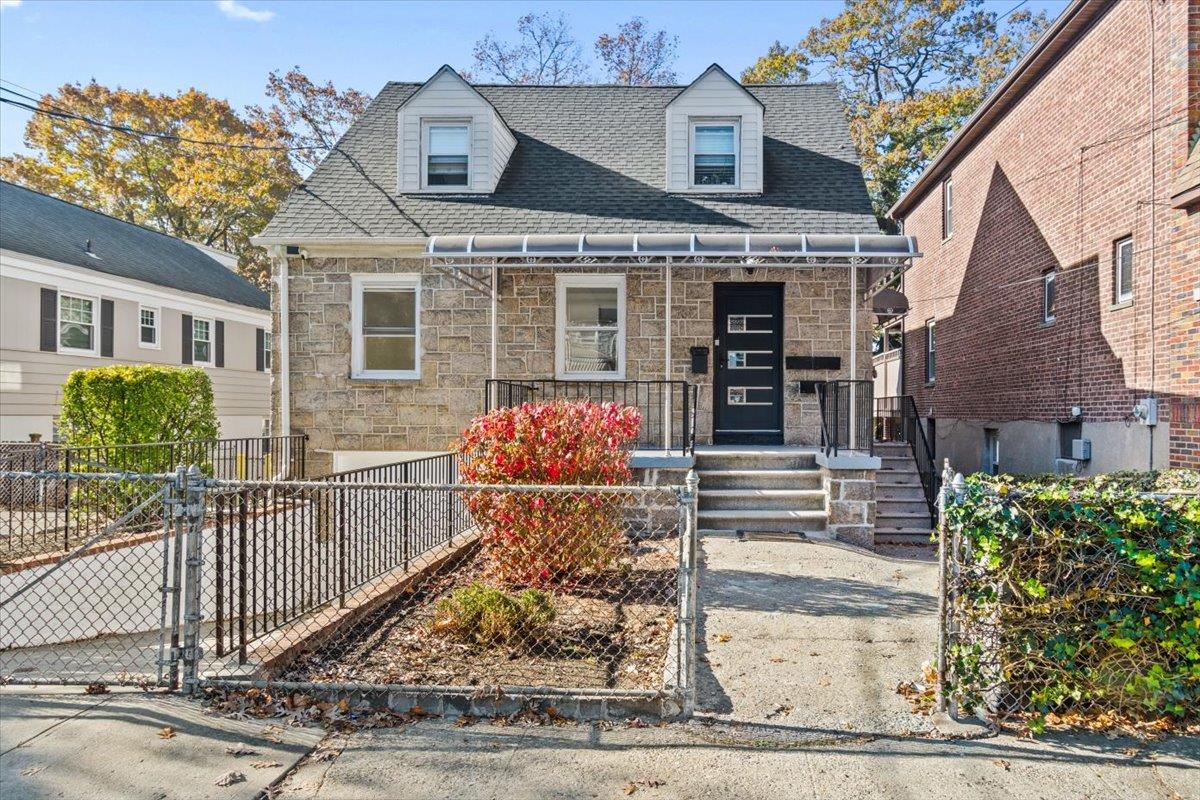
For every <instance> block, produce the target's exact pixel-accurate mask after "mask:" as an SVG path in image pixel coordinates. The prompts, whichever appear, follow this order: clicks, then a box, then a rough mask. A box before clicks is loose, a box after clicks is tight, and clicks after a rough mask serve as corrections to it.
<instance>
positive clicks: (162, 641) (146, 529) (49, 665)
mask: <svg viewBox="0 0 1200 800" xmlns="http://www.w3.org/2000/svg"><path fill="white" fill-rule="evenodd" d="M189 478H191V479H192V487H189ZM200 488H202V484H201V482H200V478H199V475H198V474H193V475H189V474H188V473H187V472H186V471H185V470H183V469H180V470H179V471H177V472H176V473H173V474H164V475H134V474H128V473H109V474H96V473H86V472H83V473H81V472H74V473H71V472H0V682H2V683H39V684H47V683H50V684H54V683H58V684H93V683H105V684H121V685H137V686H165V687H176V686H178V684H179V663H180V658H181V656H182V654H183V651H182V645H184V644H186V643H181V641H180V622H181V618H182V614H183V612H184V611H185V607H184V606H185V604H186V601H187V598H186V597H184V593H183V592H182V591H181V588H180V587H182V586H183V585H184V571H185V569H186V568H188V566H189V563H188V560H187V559H186V558H185V550H186V548H187V544H188V543H189V542H190V540H191V539H193V538H195V537H192V536H190V535H189V534H190V532H191V531H190V530H189V525H188V513H187V512H188V510H189V509H188V507H187V503H188V501H189V498H192V499H194V496H195V495H196V494H197V489H200ZM68 508H69V512H70V513H69V514H68V513H67V510H68Z"/></svg>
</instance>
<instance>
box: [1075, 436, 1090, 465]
mask: <svg viewBox="0 0 1200 800" xmlns="http://www.w3.org/2000/svg"><path fill="white" fill-rule="evenodd" d="M1071 458H1073V459H1075V460H1076V461H1091V460H1092V440H1091V439H1072V440H1071Z"/></svg>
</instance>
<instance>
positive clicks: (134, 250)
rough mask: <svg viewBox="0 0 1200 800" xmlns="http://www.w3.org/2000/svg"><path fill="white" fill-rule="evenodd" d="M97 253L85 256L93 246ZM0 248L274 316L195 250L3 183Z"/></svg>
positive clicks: (256, 293)
mask: <svg viewBox="0 0 1200 800" xmlns="http://www.w3.org/2000/svg"><path fill="white" fill-rule="evenodd" d="M89 239H91V241H92V252H93V253H95V254H96V255H97V256H99V258H93V257H92V256H89V255H88V254H87V241H88V240H89ZM0 248H3V249H5V250H12V251H14V252H17V253H25V254H26V255H31V256H36V257H38V258H44V259H47V260H49V261H57V262H59V263H62V264H71V265H72V266H76V267H83V268H84V269H90V270H95V271H96V272H103V273H105V274H108V275H114V276H116V277H120V278H131V279H133V280H138V281H145V282H146V283H152V284H155V285H157V286H165V287H167V288H170V289H178V290H179V291H182V292H191V293H194V294H199V295H204V296H205V297H215V298H217V299H219V300H225V301H227V302H230V303H237V304H238V305H243V306H250V307H251V308H263V309H265V308H270V302H269V300H268V298H267V295H266V294H265V293H264V292H263V291H262V290H260V289H259V288H257V287H256V286H254V284H252V283H250V282H249V281H248V280H246V279H245V278H243V277H241V276H240V275H238V274H237V273H235V272H233V271H232V270H230V269H229V268H228V267H226V266H225V265H224V264H222V263H221V262H220V261H217V260H216V259H215V258H213V257H212V256H210V255H207V254H206V253H204V252H203V251H202V250H199V249H198V248H197V247H196V246H195V245H193V244H190V243H188V242H185V241H183V240H182V239H177V238H175V237H174V236H168V235H166V234H164V233H158V232H157V231H152V230H150V229H149V228H143V227H141V226H139V225H133V224H131V223H128V222H123V221H122V220H119V219H117V218H115V217H110V216H108V215H107V214H101V213H99V212H97V211H90V210H88V209H86V208H83V207H82V206H77V205H75V204H73V203H68V202H66V201H65V200H59V199H57V198H54V197H50V196H49V195H45V194H41V193H40V192H34V191H31V190H30V189H26V188H24V187H22V186H17V185H16V184H13V183H8V182H7V181H0Z"/></svg>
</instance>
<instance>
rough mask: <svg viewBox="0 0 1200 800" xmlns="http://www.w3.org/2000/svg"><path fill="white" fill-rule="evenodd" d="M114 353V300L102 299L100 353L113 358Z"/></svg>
mask: <svg viewBox="0 0 1200 800" xmlns="http://www.w3.org/2000/svg"><path fill="white" fill-rule="evenodd" d="M112 354H113V301H112V300H101V301H100V355H102V356H104V357H105V358H112Z"/></svg>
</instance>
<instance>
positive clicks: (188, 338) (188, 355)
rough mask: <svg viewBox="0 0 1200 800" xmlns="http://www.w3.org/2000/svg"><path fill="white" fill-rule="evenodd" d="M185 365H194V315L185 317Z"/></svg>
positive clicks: (185, 315)
mask: <svg viewBox="0 0 1200 800" xmlns="http://www.w3.org/2000/svg"><path fill="white" fill-rule="evenodd" d="M183 363H184V364H190V363H192V315H191V314H184V315H183Z"/></svg>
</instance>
